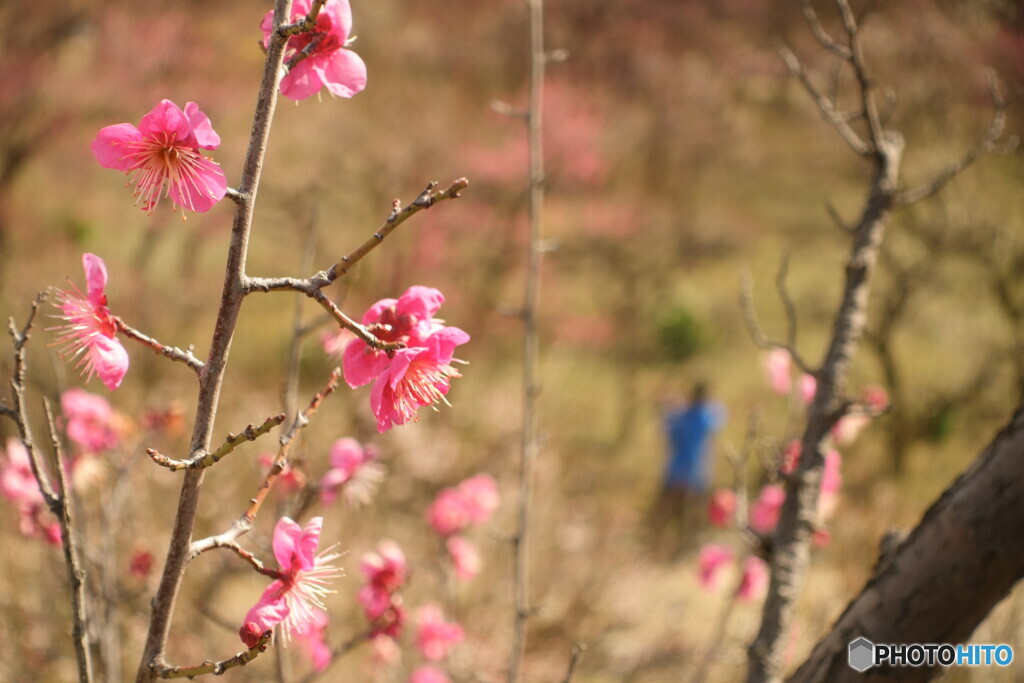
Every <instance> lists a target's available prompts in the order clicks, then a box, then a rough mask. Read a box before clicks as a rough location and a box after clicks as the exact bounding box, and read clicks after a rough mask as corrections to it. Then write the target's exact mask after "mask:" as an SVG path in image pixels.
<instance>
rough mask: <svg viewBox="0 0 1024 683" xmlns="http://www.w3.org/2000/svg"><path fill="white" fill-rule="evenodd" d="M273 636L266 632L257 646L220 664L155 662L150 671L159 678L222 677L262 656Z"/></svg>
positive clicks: (257, 642)
mask: <svg viewBox="0 0 1024 683" xmlns="http://www.w3.org/2000/svg"><path fill="white" fill-rule="evenodd" d="M272 635H274V631H273V630H270V631H267V632H265V633H264V634H263V635H262V636H260V639H259V640H257V641H256V644H255V645H253V646H252V647H250V648H249V649H248V650H245V651H244V652H239V653H238V654H237V655H235V656H234V657H230V658H228V659H225V660H223V661H220V662H209V661H207V662H203V663H202V664H195V665H193V666H170V665H168V664H166V663H164V662H162V661H158V662H154V663H153V664H152V665H151V666H150V670H151V671H152V672H153V674H154V675H155V676H157V677H158V678H195V677H196V676H202V675H203V674H213V675H214V676H220V675H222V674H223V673H224V672H225V671H227V670H228V669H234V668H235V667H239V666H245V665H246V664H248V663H249V662H251V661H252V660H254V659H256V658H257V657H258V656H260V654H261V653H263V652H266V651H267V645H268V643H269V642H270V638H271V636H272Z"/></svg>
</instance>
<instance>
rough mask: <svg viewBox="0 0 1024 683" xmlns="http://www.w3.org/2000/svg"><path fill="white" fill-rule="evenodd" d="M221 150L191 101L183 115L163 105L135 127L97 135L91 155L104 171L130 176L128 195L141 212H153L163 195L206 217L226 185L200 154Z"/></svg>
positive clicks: (125, 125) (112, 128)
mask: <svg viewBox="0 0 1024 683" xmlns="http://www.w3.org/2000/svg"><path fill="white" fill-rule="evenodd" d="M219 146H220V136H219V135H217V133H216V132H214V130H213V126H212V125H210V119H209V118H208V117H207V116H206V114H204V113H203V112H201V111H200V110H199V105H197V104H196V103H195V102H189V103H188V104H186V105H185V110H184V111H182V110H181V109H180V108H179V107H178V105H176V104H174V103H173V102H171V101H170V100H161V101H160V103H159V104H157V105H156V106H155V107H153V109H152V110H151V111H150V112H149V113H148V114H146V115H145V116H143V117H142V120H141V121H140V122H139V127H138V128H136V127H135V126H133V125H132V124H130V123H119V124H117V125H114V126H107V127H106V128H103V129H102V130H100V132H99V134H98V135H97V136H96V139H95V140H93V142H92V153H93V155H94V156H95V157H96V160H97V161H98V162H100V165H101V166H103V167H104V168H112V169H115V170H118V171H124V172H125V173H129V174H134V177H133V181H134V182H135V189H134V191H133V192H132V194H133V195H134V196H135V197H136V198H137V202H138V201H141V202H142V209H143V210H144V211H147V212H149V213H152V212H153V209H154V208H155V207H156V205H157V204H158V203H159V202H160V199H161V194H163V195H164V196H165V197H169V198H170V200H171V202H173V203H174V205H175V206H180V207H181V208H182V209H186V210H188V211H195V212H197V213H205V212H206V211H209V210H210V208H211V207H212V206H213V205H214V204H216V203H217V202H219V201H220V200H221V199H223V198H224V195H225V193H226V192H227V181H226V180H225V178H224V171H222V170H221V168H220V166H219V165H218V164H217V163H216V162H214V161H212V160H210V159H208V158H206V157H205V156H203V155H202V154H201V153H200V151H199V150H200V149H210V150H212V149H217V147H219ZM165 187H166V189H165Z"/></svg>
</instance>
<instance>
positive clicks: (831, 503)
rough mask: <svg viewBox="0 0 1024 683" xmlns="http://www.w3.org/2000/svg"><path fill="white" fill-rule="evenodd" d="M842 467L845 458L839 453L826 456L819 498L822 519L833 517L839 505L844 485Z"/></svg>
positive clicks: (819, 513)
mask: <svg viewBox="0 0 1024 683" xmlns="http://www.w3.org/2000/svg"><path fill="white" fill-rule="evenodd" d="M842 466H843V458H842V456H841V455H839V452H838V451H829V452H828V453H826V454H825V466H824V469H823V471H822V473H821V489H820V493H819V496H818V516H819V517H820V518H821V519H825V518H827V517H829V516H831V514H832V513H833V512H834V511H835V509H836V505H837V504H838V503H839V489H840V488H841V487H842V485H843V475H842V474H841V473H840V469H841V468H842Z"/></svg>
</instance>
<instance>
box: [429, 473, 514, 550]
mask: <svg viewBox="0 0 1024 683" xmlns="http://www.w3.org/2000/svg"><path fill="white" fill-rule="evenodd" d="M500 502H501V497H500V495H499V494H498V484H497V483H496V482H495V481H494V478H493V477H491V475H489V474H477V475H475V476H472V477H469V478H468V479H466V480H464V481H463V482H462V483H460V484H459V485H458V486H455V487H453V488H446V489H442V490H441V491H439V492H438V494H437V497H436V498H435V499H434V502H433V503H431V505H430V507H428V508H427V512H426V516H427V521H428V522H429V523H430V526H432V527H433V528H434V531H436V532H437V533H438V534H440V535H441V536H451V535H452V534H456V533H458V532H460V531H462V530H464V529H466V528H467V527H468V526H470V525H471V524H483V523H484V522H486V521H487V520H488V519H489V518H490V516H491V514H492V513H493V512H494V511H495V510H496V509H497V508H498V505H499V504H500Z"/></svg>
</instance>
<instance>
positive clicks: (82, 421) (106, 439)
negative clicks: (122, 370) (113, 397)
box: [60, 387, 118, 453]
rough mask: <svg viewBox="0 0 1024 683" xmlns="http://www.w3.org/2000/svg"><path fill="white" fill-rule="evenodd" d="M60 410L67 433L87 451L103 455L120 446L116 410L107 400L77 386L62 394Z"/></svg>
mask: <svg viewBox="0 0 1024 683" xmlns="http://www.w3.org/2000/svg"><path fill="white" fill-rule="evenodd" d="M60 408H61V412H62V413H63V414H64V420H65V427H64V431H65V432H66V433H67V435H68V438H69V439H71V441H72V442H73V443H75V444H76V445H78V446H79V448H81V449H82V451H83V452H85V453H99V452H101V451H105V450H109V449H111V448H114V447H115V446H116V445H117V442H118V433H117V430H116V429H115V428H114V409H113V408H111V407H110V402H109V401H107V399H105V398H103V397H102V396H97V395H96V394H92V393H89V392H88V391H86V390H85V389H79V388H77V387H76V388H73V389H68V390H67V391H65V392H64V393H63V394H61V396H60Z"/></svg>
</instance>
